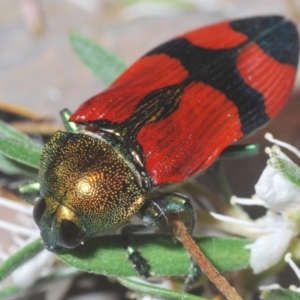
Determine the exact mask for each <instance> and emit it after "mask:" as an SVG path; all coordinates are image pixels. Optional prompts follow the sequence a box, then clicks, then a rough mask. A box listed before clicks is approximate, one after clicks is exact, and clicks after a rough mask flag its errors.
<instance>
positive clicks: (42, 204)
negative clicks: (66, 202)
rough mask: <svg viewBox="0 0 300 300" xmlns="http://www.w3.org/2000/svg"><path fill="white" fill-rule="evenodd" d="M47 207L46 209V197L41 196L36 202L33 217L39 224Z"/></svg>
mask: <svg viewBox="0 0 300 300" xmlns="http://www.w3.org/2000/svg"><path fill="white" fill-rule="evenodd" d="M45 209H46V201H45V199H44V198H40V199H39V200H38V201H37V202H36V203H35V204H34V209H33V219H34V221H35V223H36V224H37V225H39V223H40V221H41V218H42V215H43V213H44V211H45Z"/></svg>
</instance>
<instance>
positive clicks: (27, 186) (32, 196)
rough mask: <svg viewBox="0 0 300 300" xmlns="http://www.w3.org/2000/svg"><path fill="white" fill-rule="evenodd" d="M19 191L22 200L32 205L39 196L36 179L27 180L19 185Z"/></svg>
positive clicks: (38, 185)
mask: <svg viewBox="0 0 300 300" xmlns="http://www.w3.org/2000/svg"><path fill="white" fill-rule="evenodd" d="M19 193H20V194H21V197H22V199H23V200H25V201H26V202H27V203H29V204H32V205H34V203H35V201H36V199H37V198H38V197H39V196H40V184H39V182H37V181H29V182H26V183H24V184H23V185H21V186H20V187H19Z"/></svg>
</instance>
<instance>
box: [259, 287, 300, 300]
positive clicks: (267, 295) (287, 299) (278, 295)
mask: <svg viewBox="0 0 300 300" xmlns="http://www.w3.org/2000/svg"><path fill="white" fill-rule="evenodd" d="M261 299H262V300H300V293H297V292H294V291H291V290H288V289H278V290H270V291H263V292H262V295H261Z"/></svg>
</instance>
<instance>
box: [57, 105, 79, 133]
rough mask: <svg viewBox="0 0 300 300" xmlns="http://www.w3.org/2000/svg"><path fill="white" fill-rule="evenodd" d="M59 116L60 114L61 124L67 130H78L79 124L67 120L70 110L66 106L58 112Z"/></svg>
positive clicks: (74, 131)
mask: <svg viewBox="0 0 300 300" xmlns="http://www.w3.org/2000/svg"><path fill="white" fill-rule="evenodd" d="M60 116H61V119H62V121H63V124H64V126H65V128H66V130H67V131H68V132H73V133H77V132H78V131H79V126H78V125H77V124H76V123H74V122H70V121H69V119H70V117H71V112H70V111H69V110H68V109H67V108H64V109H63V110H62V111H61V112H60Z"/></svg>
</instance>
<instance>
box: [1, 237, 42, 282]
mask: <svg viewBox="0 0 300 300" xmlns="http://www.w3.org/2000/svg"><path fill="white" fill-rule="evenodd" d="M43 248H44V247H43V245H42V242H41V239H40V238H39V239H36V240H35V241H33V242H32V243H30V244H28V245H27V246H25V247H24V248H22V249H21V250H19V251H18V252H16V253H15V254H13V255H12V256H10V257H9V258H8V259H7V260H6V261H4V262H3V263H2V264H1V265H0V282H1V281H2V280H3V279H4V278H5V277H7V276H8V275H10V274H11V273H12V272H13V271H14V270H15V269H17V268H18V267H19V266H21V265H22V264H24V263H25V262H27V261H28V260H29V259H31V258H32V257H34V256H35V255H36V254H38V253H39V252H40V251H42V250H43Z"/></svg>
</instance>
